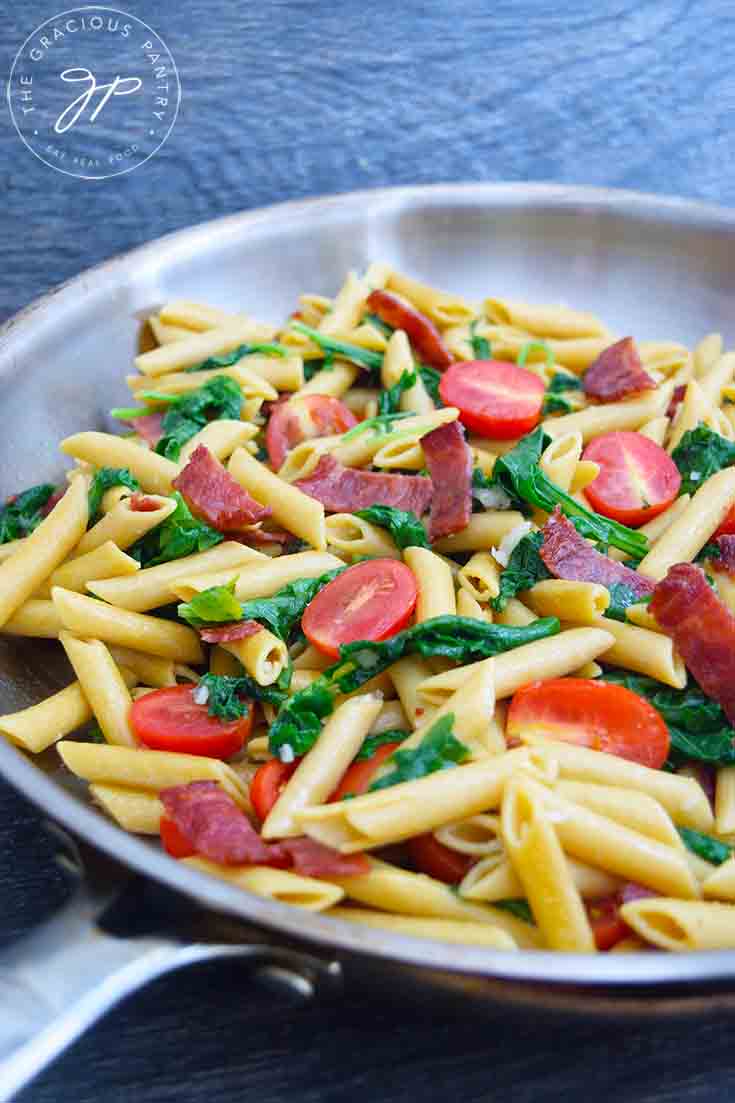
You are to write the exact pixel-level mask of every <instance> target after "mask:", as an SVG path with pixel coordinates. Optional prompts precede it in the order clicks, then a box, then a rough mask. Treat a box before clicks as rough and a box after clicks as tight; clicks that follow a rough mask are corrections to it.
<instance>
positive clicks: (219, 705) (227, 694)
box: [199, 674, 286, 720]
mask: <svg viewBox="0 0 735 1103" xmlns="http://www.w3.org/2000/svg"><path fill="white" fill-rule="evenodd" d="M199 685H200V686H203V687H205V688H206V690H207V694H208V696H207V711H208V712H209V715H210V716H217V717H219V719H220V720H239V719H240V717H241V716H244V715H245V713H246V712H247V710H248V702H249V701H265V702H266V703H267V704H270V705H275V706H276V707H278V706H279V705H281V704H282V703H283V702H284V701H285V699H286V693H285V691H284V690H283V689H281V688H280V687H279V686H277V685H276V686H261V685H259V683H258V682H256V681H255V679H254V678H250V677H249V676H248V675H247V674H242V675H232V674H205V675H204V676H203V677H202V678H200V679H199Z"/></svg>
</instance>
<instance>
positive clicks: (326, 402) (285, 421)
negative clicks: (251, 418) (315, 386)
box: [265, 394, 357, 471]
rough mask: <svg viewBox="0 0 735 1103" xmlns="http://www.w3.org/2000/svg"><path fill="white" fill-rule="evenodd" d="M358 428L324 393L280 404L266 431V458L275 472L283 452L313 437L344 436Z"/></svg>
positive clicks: (341, 405) (345, 410) (342, 407)
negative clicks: (340, 434)
mask: <svg viewBox="0 0 735 1103" xmlns="http://www.w3.org/2000/svg"><path fill="white" fill-rule="evenodd" d="M353 425H357V418H356V417H355V415H354V414H353V413H352V410H350V409H348V407H347V406H345V404H344V402H340V400H339V399H338V398H332V397H331V395H326V394H308V395H306V394H305V395H302V396H301V397H295V398H290V399H288V401H287V402H279V403H278V404H277V405H276V406H274V408H273V412H272V413H271V416H270V418H269V420H268V428H267V429H266V431H265V446H266V448H267V449H268V458H269V460H270V461H271V465H272V467H273V468H274V470H275V471H278V470H279V469H280V468H281V466H282V465H283V461H284V460H285V458H286V453H287V452H288V451H289V450H290V449H291V448H294V447H295V446H296V445H297V444H300V443H301V441H302V440H311V438H312V437H327V436H329V435H330V433H344V432H346V431H347V430H348V429H351V428H352V426H353Z"/></svg>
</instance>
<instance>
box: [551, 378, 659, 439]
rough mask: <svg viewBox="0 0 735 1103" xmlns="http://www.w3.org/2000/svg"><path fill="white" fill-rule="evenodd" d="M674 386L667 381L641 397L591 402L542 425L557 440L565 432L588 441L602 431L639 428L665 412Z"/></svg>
mask: <svg viewBox="0 0 735 1103" xmlns="http://www.w3.org/2000/svg"><path fill="white" fill-rule="evenodd" d="M673 390H674V387H673V384H669V383H664V384H662V385H661V386H660V387H657V388H656V389H655V390H651V391H648V392H646V393H645V394H644V395H643V397H642V398H629V399H626V400H625V401H624V402H605V403H603V404H602V405H599V406H588V407H587V408H586V409H584V410H578V411H577V412H576V413H574V414H562V416H561V417H556V418H547V420H546V421H544V423H543V426H544V429H545V430H546V432H547V433H548V434H549V436H550V437H552V438H553V439H554V440H556V439H558V438H559V437H560V436H563V435H565V434H566V433H581V435H582V440H583V441H584V442H585V444H586V443H587V441H589V440H592V438H593V437H597V436H599V435H600V434H601V433H613V432H620V431H621V430H628V431H630V430H634V429H640V427H641V426H642V425H645V424H646V422H647V421H650V420H651V419H652V418H654V417H660V415H661V414H662V413H665V412H666V409H667V407H668V405H669V402H670V401H671V395H672V393H673Z"/></svg>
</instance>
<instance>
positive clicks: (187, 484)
mask: <svg viewBox="0 0 735 1103" xmlns="http://www.w3.org/2000/svg"><path fill="white" fill-rule="evenodd" d="M171 485H172V486H173V487H174V489H175V490H178V491H179V493H180V494H181V495H182V496H183V498H184V499H185V500H186V504H187V505H188V506H189V509H190V510H191V511H192V513H195V514H196V515H197V516H198V517H201V518H202V519H203V520H204V521H206V522H207V524H208V525H211V526H212V528H215V529H217V530H218V531H219V532H237V531H238V529H242V528H244V527H245V526H246V525H252V524H254V523H255V522H256V521H262V520H264V518H266V517H270V515H271V509H270V507H268V506H262V505H261V504H260V502H256V501H255V499H254V498H251V497H250V495H249V494H248V492H247V491H246V490H243V488H242V487H241V486H240V484H239V483H238V482H236V481H235V479H233V477H232V475H230V473H229V471H225V469H224V467H223V466H222V464H221V463H220V462H219V460H217V459H215V457H214V456H213V455H212V453H211V452H210V451H209V449H208V448H205V447H204V445H203V444H200V445H199V447H198V448H197V449H196V450H195V451H194V453H193V454H192V457H191V459H190V460H189V462H188V463H187V465H186V467H185V468H184V470H183V471H182V472H181V474H180V475H177V476H176V478H175V479H174V480H173V482H172V483H171Z"/></svg>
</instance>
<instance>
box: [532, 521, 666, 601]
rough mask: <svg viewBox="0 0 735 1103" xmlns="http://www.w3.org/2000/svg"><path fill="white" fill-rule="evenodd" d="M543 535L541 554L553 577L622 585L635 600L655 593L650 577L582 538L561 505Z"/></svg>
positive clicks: (548, 522) (546, 525)
mask: <svg viewBox="0 0 735 1103" xmlns="http://www.w3.org/2000/svg"><path fill="white" fill-rule="evenodd" d="M543 533H544V542H543V544H542V545H541V549H540V551H539V555H540V556H541V558H542V559H543V561H544V563H545V565H546V568H547V569H548V570H549V571H550V572H551V574H553V576H554V578H566V579H568V580H569V581H570V582H599V583H600V585H601V586H607V587H610V586H613V585H615V584H616V583H622V585H623V586H628V587H629V588H630V589H631V590H632V591H633V593H634V594H635V595H636V597H645V595H646V594H652V593H653V589H654V583H653V582H652V581H651V579H650V578H645V577H644V576H643V575H642V574H637V573H636V571H634V570H631V568H630V567H626V566H625V565H624V564H623V563H616V562H615V560H614V559H608V557H607V556H606V555H603V554H602V553H601V552H598V551H596V550H595V549H594V548H593V547H592V545H591V544H590V543H588V541H587V540H585V538H584V537H583V536H580V535H579V533H578V532H577V530H576V529H575V527H574V525H573V524H572V522H571V521H568V520H567V518H566V517H565V516H564V515H563V514H562V512H561V509H560V508H559V506H557V507H556V509H555V510H554V512H553V513H552V514H551V517H549V519H548V521H547V522H546V524H545V525H544V529H543Z"/></svg>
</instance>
